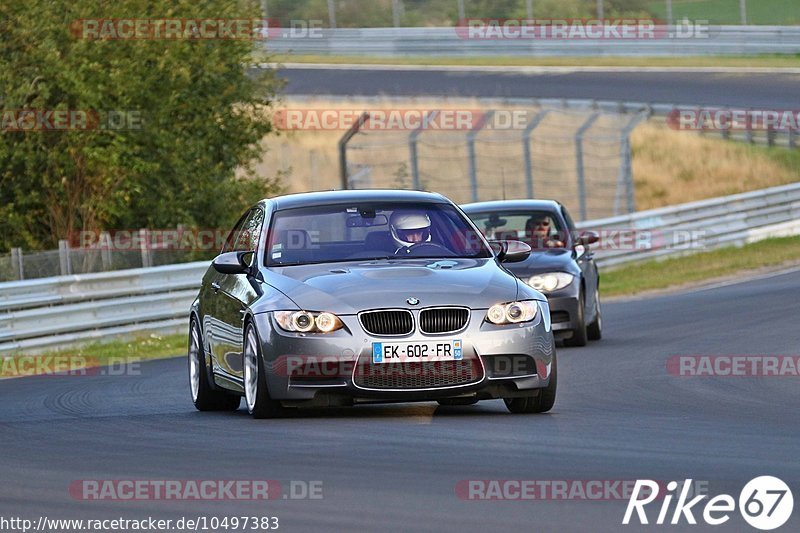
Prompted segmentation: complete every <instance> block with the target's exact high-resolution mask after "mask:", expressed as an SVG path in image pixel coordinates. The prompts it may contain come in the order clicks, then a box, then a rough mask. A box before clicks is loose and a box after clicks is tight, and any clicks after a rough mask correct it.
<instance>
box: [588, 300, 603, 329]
mask: <svg viewBox="0 0 800 533" xmlns="http://www.w3.org/2000/svg"><path fill="white" fill-rule="evenodd" d="M594 306H595V315H594V316H595V319H594V322H592V323H591V324H589V327H588V328H586V335H587V336H588V337H589V340H590V341H599V340H600V339H602V338H603V316H602V314H601V312H600V291H595V293H594Z"/></svg>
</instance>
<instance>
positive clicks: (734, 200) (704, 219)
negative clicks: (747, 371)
mask: <svg viewBox="0 0 800 533" xmlns="http://www.w3.org/2000/svg"><path fill="white" fill-rule="evenodd" d="M578 226H579V228H581V229H592V230H594V231H599V232H601V234H602V235H601V237H602V238H603V240H601V243H600V245H599V246H598V248H597V250H596V257H597V261H598V263H599V264H600V265H601V266H604V267H610V266H615V265H620V264H624V263H631V262H635V261H643V260H649V259H657V258H661V257H666V256H673V255H677V254H689V253H694V252H697V251H701V250H709V249H713V248H717V247H720V246H726V245H741V244H746V243H750V242H754V241H757V240H761V239H765V238H768V237H774V236H785V235H798V234H800V183H798V184H792V185H785V186H780V187H773V188H770V189H764V190H760V191H755V192H749V193H743V194H736V195H733V196H726V197H722V198H714V199H711V200H704V201H700V202H692V203H688V204H682V205H678V206H672V207H665V208H660V209H653V210H649V211H642V212H639V213H634V214H631V215H623V216H618V217H613V218H607V219H603V220H593V221H587V222H584V223H581V224H579V225H578ZM681 232H684V233H683V234H685V235H690V236H691V237H693V240H692V241H691V242H690V243H689V245H687V243H686V242H684V241H677V242H676V241H671V240H670V237H671V236H673V235H675V234H679V233H681ZM620 235H627V236H628V237H630V238H629V239H621V240H620V239H619V236H620ZM643 235H644V236H645V238H643V237H642V236H643ZM615 239H617V240H616V241H615ZM614 242H617V243H620V242H628V243H629V244H628V245H623V246H618V245H617V244H614V245H613V246H609V243H614ZM637 242H638V243H646V242H649V243H650V244H651V246H637V245H636V243H637ZM630 243H633V244H630ZM207 268H208V263H207V262H199V263H187V264H182V265H171V266H166V267H155V268H148V269H137V270H128V271H119V272H108V273H103V274H90V275H81V276H64V277H57V278H48V279H39V280H32V281H18V282H10V283H0V354H4V353H5V354H8V353H13V352H27V353H30V352H36V351H41V350H44V349H52V348H55V347H60V346H65V345H69V344H72V343H76V342H86V341H90V340H101V339H105V338H110V337H114V336H125V335H131V334H135V333H143V332H147V333H152V332H180V331H185V330H186V328H187V325H188V322H187V321H188V309H189V305H190V304H191V302H192V300H193V299H194V297H195V295H196V294H197V289H198V287H199V284H200V279H201V278H202V276H203V273H204V272H205V271H206V269H207Z"/></svg>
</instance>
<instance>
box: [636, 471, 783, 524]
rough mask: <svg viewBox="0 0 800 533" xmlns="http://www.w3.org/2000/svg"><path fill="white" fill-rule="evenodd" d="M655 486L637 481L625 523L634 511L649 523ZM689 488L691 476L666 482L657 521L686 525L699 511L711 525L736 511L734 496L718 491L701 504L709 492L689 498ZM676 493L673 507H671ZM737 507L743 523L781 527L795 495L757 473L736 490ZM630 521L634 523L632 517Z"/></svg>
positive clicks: (656, 483)
mask: <svg viewBox="0 0 800 533" xmlns="http://www.w3.org/2000/svg"><path fill="white" fill-rule="evenodd" d="M658 487H659V484H658V482H656V481H652V480H649V479H646V480H641V479H640V480H637V481H636V485H634V488H633V494H631V497H630V500H628V507H627V509H626V510H625V517H624V518H623V519H622V523H623V524H624V525H628V524H631V519H633V518H634V512H635V513H636V514H635V516H636V519H638V521H639V523H640V524H644V525H646V524H649V523H650V522H649V520H652V514H651V515H650V516H649V517H648V514H647V511H645V507H646V506H647V505H649V504H651V503H653V502H654V501H656V500H657V499H658V498H659V496H660V494H659V490H658ZM691 487H692V480H691V479H687V480H686V481H685V482H684V483H683V484H678V482H676V481H670V482H669V483H668V484H667V493H666V495H665V496H664V498H663V501H662V502H661V508H660V510H659V511H658V517H657V518H656V520H655V523H656V524H659V525H662V524H667V523H669V524H672V525H676V524H681V523H683V521H684V520H685V521H686V522H685V523H687V524H691V525H696V524H697V519H696V517H695V513H698V514H700V513H701V515H702V519H703V520H704V521H705V523H706V524H708V525H711V526H719V525H722V524H724V523H726V522H728V521H729V520H730V519H731V514H732V513H734V512H735V511H736V505H737V501H736V500H735V499H734V497H733V496H731V495H729V494H720V495H718V496H714V497H713V498H711V499H710V500H708V501H707V502H705V505H704V506H701V505H699V504H700V502H702V501H703V500H705V499H706V498H708V495H707V494H701V495H698V496H694V497H693V498H691V499H689V498H690V493H689V491H690V489H691ZM678 492H680V494H678ZM676 496H677V500H676V502H675V507H674V508H673V509H671V507H672V502H673V500H674V499H675V497H676ZM738 506H739V512H740V513H741V515H742V518H744V520H745V522H747V523H748V524H750V525H751V526H752V527H754V528H756V529H760V530H762V531H769V530H772V529H776V528H779V527H781V526H782V525H784V524H785V523H786V522H787V521H788V520H789V518H790V517H791V516H792V510H793V509H794V498H793V496H792V491H791V490H790V489H789V486H788V485H787V484H786V483H784V482H783V481H782V480H780V479H778V478H776V477H772V476H760V477H757V478H755V479H752V480H750V481H749V482H748V483H747V485H745V486H744V488H743V489H742V491H741V493H739V500H738ZM670 511H671V512H670ZM633 523H634V524H635V523H636V522H635V520H634V522H633Z"/></svg>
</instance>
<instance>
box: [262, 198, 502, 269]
mask: <svg viewBox="0 0 800 533" xmlns="http://www.w3.org/2000/svg"><path fill="white" fill-rule="evenodd" d="M264 256H265V263H266V266H290V265H305V264H314V263H332V262H342V261H356V260H375V259H403V258H414V259H417V258H428V259H434V258H437V259H438V258H487V257H492V253H491V251H490V250H489V248H488V247H487V246H486V244H485V243H484V241H483V239H482V237H481V236H480V234H478V233H476V232H475V231H474V230H473V229H472V226H470V224H469V222H468V221H467V220H466V219H465V218H464V217H463V215H462V214H461V213H460V212H459V211H458V210H457V209H455V208H454V207H453V206H451V205H449V204H437V203H401V202H396V203H359V204H358V205H351V204H337V205H325V206H318V207H304V208H297V209H286V210H282V211H277V212H276V213H275V215H274V216H273V219H272V224H271V228H270V233H269V239H268V240H267V250H266V253H265V254H264Z"/></svg>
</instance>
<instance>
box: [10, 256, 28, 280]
mask: <svg viewBox="0 0 800 533" xmlns="http://www.w3.org/2000/svg"><path fill="white" fill-rule="evenodd" d="M11 264H12V265H13V267H14V270H16V271H17V279H18V280H20V281H22V280H24V279H25V265H24V264H23V262H22V248H12V249H11Z"/></svg>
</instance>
